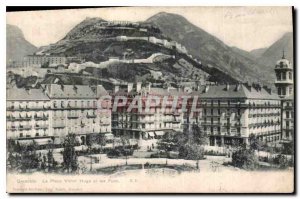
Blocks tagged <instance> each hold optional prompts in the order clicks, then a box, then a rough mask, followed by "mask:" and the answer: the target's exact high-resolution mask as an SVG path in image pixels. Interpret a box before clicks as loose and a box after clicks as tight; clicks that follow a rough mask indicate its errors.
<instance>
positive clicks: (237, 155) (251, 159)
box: [232, 147, 258, 170]
mask: <svg viewBox="0 0 300 199" xmlns="http://www.w3.org/2000/svg"><path fill="white" fill-rule="evenodd" d="M232 165H233V166H235V167H239V168H243V169H249V170H253V169H255V168H257V166H258V157H257V156H256V155H255V153H254V150H253V149H247V148H245V147H240V148H239V149H238V150H236V151H234V152H233V154H232Z"/></svg>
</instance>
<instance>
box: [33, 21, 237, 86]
mask: <svg viewBox="0 0 300 199" xmlns="http://www.w3.org/2000/svg"><path fill="white" fill-rule="evenodd" d="M118 23H119V22H108V21H105V20H103V19H101V18H86V19H85V20H83V21H82V22H81V23H79V24H78V25H76V26H75V27H74V28H73V29H72V30H71V31H70V32H68V33H67V34H66V36H65V37H64V38H63V39H62V40H60V41H58V42H57V43H55V44H51V45H49V46H46V47H43V48H41V49H39V50H40V51H43V52H44V53H50V54H53V55H59V54H63V55H65V56H71V57H72V56H76V57H80V58H82V59H84V60H85V61H86V62H94V63H102V65H105V66H104V68H97V69H91V68H88V69H87V70H86V71H85V72H88V73H92V74H93V75H94V76H96V77H105V78H115V79H121V80H125V81H156V80H153V79H151V78H152V77H151V76H153V74H154V73H156V72H157V71H159V72H161V73H162V77H161V78H162V79H165V81H166V82H177V81H180V80H183V81H185V80H186V81H188V80H196V79H197V78H199V77H203V78H202V79H208V81H211V82H219V83H225V82H228V83H236V82H237V80H236V79H235V78H234V77H232V76H230V75H229V74H227V73H224V72H223V71H221V70H219V69H217V68H212V67H208V66H202V65H201V63H199V62H196V61H195V60H194V59H192V58H191V57H190V56H188V55H186V54H184V53H179V52H178V51H177V50H176V49H173V48H167V47H165V46H163V45H158V44H156V43H153V42H150V37H155V38H157V39H168V40H170V39H169V38H168V37H167V35H164V34H162V33H161V30H160V29H159V28H158V27H156V26H155V25H153V24H150V23H146V22H142V23H127V22H124V23H123V22H120V24H118ZM121 36H122V38H123V37H130V38H131V39H122V38H120V37H121ZM132 38H133V39H132ZM137 38H138V39H137ZM157 54H163V55H162V57H167V58H164V59H161V56H156V55H157ZM152 56H156V58H155V59H153V60H154V62H153V63H142V64H141V63H137V62H138V61H141V59H148V58H149V57H152ZM125 57H126V59H125ZM113 59H117V60H119V61H110V60H113ZM133 60H137V62H134V61H133ZM126 61H127V62H126ZM128 61H130V62H128ZM120 62H122V63H120ZM155 71H156V72H155ZM156 82H157V81H156Z"/></svg>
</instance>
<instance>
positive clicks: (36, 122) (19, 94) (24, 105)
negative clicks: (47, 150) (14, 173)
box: [6, 88, 53, 145]
mask: <svg viewBox="0 0 300 199" xmlns="http://www.w3.org/2000/svg"><path fill="white" fill-rule="evenodd" d="M6 110H7V111H6V120H7V122H6V129H7V132H6V133H7V139H12V140H17V142H18V143H19V144H20V145H23V144H31V143H33V141H35V142H36V143H37V144H38V145H45V144H47V143H48V142H51V141H52V138H53V135H52V134H51V131H50V118H49V116H50V99H49V97H48V96H47V95H46V94H45V93H44V92H43V91H42V89H30V90H25V89H20V88H12V89H8V90H7V103H6Z"/></svg>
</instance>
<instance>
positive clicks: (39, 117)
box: [34, 115, 48, 121]
mask: <svg viewBox="0 0 300 199" xmlns="http://www.w3.org/2000/svg"><path fill="white" fill-rule="evenodd" d="M34 120H36V121H40V120H43V121H45V120H48V116H45V115H44V116H34Z"/></svg>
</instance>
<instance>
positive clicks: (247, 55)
mask: <svg viewBox="0 0 300 199" xmlns="http://www.w3.org/2000/svg"><path fill="white" fill-rule="evenodd" d="M231 49H232V50H233V51H234V52H236V53H238V54H240V55H242V56H244V57H246V58H248V59H251V60H255V56H253V55H252V54H251V53H250V52H248V51H246V50H243V49H240V48H238V47H235V46H233V47H231Z"/></svg>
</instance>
